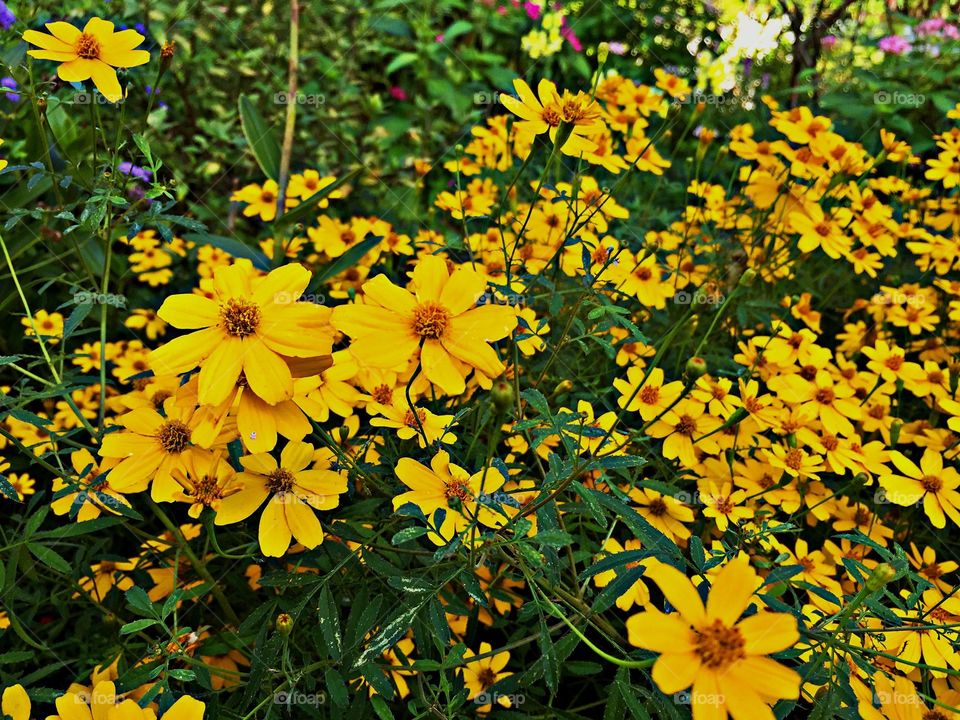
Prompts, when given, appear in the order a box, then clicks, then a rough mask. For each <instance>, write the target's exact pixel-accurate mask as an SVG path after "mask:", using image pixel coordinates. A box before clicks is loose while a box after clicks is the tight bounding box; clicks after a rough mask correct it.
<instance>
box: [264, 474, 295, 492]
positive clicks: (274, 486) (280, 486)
mask: <svg viewBox="0 0 960 720" xmlns="http://www.w3.org/2000/svg"><path fill="white" fill-rule="evenodd" d="M292 489H293V473H292V472H290V471H289V470H286V469H284V468H277V469H276V470H274V471H273V472H272V473H270V474H269V475H267V490H269V491H270V492H272V493H287V492H290V490H292Z"/></svg>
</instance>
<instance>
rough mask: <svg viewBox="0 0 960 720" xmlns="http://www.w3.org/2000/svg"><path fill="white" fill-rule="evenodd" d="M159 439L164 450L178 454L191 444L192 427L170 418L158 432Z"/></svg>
mask: <svg viewBox="0 0 960 720" xmlns="http://www.w3.org/2000/svg"><path fill="white" fill-rule="evenodd" d="M157 440H159V441H160V446H161V447H162V448H163V450H164V452H168V453H170V454H171V455H176V454H177V453H181V452H183V450H184V449H185V448H186V447H187V445H189V444H190V428H188V427H187V426H186V425H184V424H183V423H182V422H180V421H179V420H168V421H167V422H166V423H164V424H163V426H161V428H160V432H158V433H157Z"/></svg>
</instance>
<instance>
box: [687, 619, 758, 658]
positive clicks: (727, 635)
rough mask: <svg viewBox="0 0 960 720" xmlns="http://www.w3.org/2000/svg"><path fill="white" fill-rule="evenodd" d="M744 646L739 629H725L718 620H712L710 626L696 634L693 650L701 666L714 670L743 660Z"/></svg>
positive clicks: (744, 655)
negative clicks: (698, 657)
mask: <svg viewBox="0 0 960 720" xmlns="http://www.w3.org/2000/svg"><path fill="white" fill-rule="evenodd" d="M745 645H746V641H745V640H744V639H743V635H742V634H741V632H740V630H739V628H737V627H727V626H726V625H724V624H723V622H721V621H720V620H714V621H713V624H712V625H707V626H706V627H703V628H701V629H700V631H699V632H698V633H697V640H696V648H695V649H696V653H697V654H698V655H699V656H700V660H701V661H702V662H703V664H704V665H706V666H707V667H708V668H710V669H711V670H716V669H718V668H725V667H727V666H729V665H732V664H733V663H735V662H736V661H737V660H742V659H743V658H745V657H746V656H747V654H746V652H745V651H744V646H745Z"/></svg>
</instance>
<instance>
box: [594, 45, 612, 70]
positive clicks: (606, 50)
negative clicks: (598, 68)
mask: <svg viewBox="0 0 960 720" xmlns="http://www.w3.org/2000/svg"><path fill="white" fill-rule="evenodd" d="M608 57H610V43H607V42H602V43H600V44H599V45H597V61H598V62H599V63H600V64H601V65H603V64H604V63H605V62H606V61H607V58H608Z"/></svg>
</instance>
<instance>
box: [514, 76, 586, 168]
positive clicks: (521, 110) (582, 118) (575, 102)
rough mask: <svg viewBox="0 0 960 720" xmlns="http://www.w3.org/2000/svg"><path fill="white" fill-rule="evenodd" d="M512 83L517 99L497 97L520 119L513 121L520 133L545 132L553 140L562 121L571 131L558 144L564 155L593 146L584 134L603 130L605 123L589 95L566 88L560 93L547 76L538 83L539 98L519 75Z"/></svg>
mask: <svg viewBox="0 0 960 720" xmlns="http://www.w3.org/2000/svg"><path fill="white" fill-rule="evenodd" d="M513 87H514V89H515V90H516V91H517V96H518V97H519V100H518V99H517V98H514V97H511V96H510V95H507V94H503V95H501V96H500V100H501V101H502V102H503V105H504V107H506V108H507V110H509V111H510V112H512V113H513V114H514V115H516V116H518V117H519V118H520V119H521V121H520V122H518V123H517V124H516V127H517V129H518V130H519V131H520V133H521V134H523V135H540V134H541V133H545V132H546V133H549V135H550V140H552V141H554V142H556V140H557V135H558V131H559V129H560V127H561V125H563V126H565V127H566V128H567V129H568V131H569V133H570V134H569V136H568V137H567V138H566V140H565V141H564V143H563V146H562V147H561V148H560V150H561V152H563V153H564V154H565V155H579V154H580V153H584V152H593V151H594V150H595V149H596V147H597V146H596V144H595V143H593V142H592V141H590V140H589V139H587V138H589V137H590V136H592V135H596V134H597V133H600V132H603V129H604V124H603V120H602V119H601V118H600V106H599V105H598V104H597V102H596V101H595V100H594V99H593V98H591V97H590V96H589V95H587V94H586V93H583V92H578V93H577V94H576V95H574V94H573V93H571V92H570V91H569V90H565V91H564V92H563V95H562V96H561V95H560V93H559V92H558V91H557V86H556V85H554V84H553V83H552V82H550V81H549V80H546V79H543V80H541V81H540V83H539V84H538V85H537V94H538V95H539V96H540V97H539V99H538V98H537V95H534V94H533V90H531V89H530V86H529V85H527V83H525V82H524V81H523V80H521V79H519V78H517V79H516V80H514V81H513ZM561 140H563V138H562V137H561Z"/></svg>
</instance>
